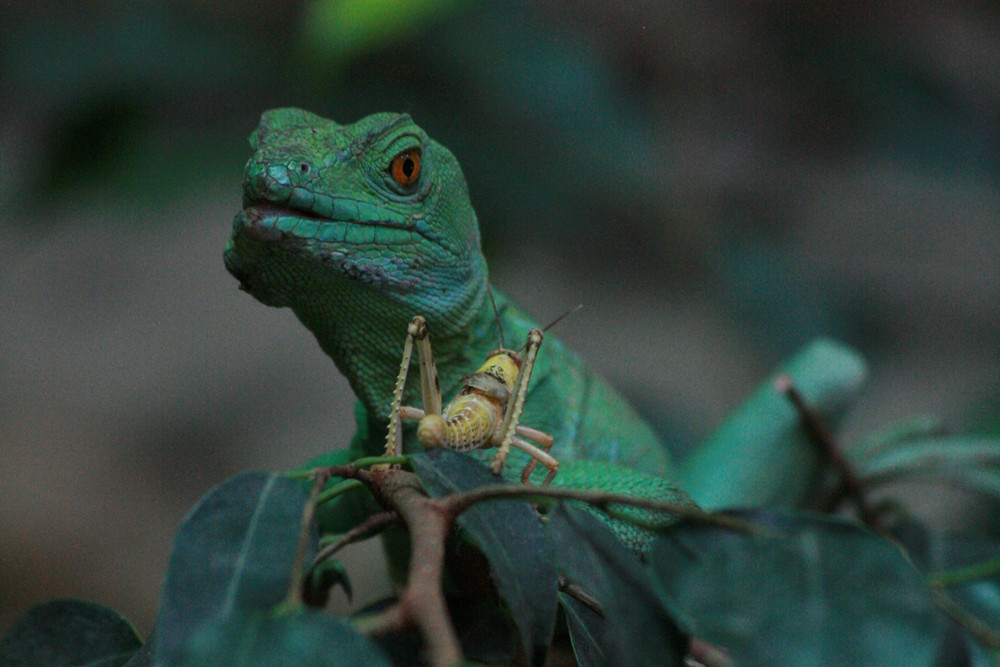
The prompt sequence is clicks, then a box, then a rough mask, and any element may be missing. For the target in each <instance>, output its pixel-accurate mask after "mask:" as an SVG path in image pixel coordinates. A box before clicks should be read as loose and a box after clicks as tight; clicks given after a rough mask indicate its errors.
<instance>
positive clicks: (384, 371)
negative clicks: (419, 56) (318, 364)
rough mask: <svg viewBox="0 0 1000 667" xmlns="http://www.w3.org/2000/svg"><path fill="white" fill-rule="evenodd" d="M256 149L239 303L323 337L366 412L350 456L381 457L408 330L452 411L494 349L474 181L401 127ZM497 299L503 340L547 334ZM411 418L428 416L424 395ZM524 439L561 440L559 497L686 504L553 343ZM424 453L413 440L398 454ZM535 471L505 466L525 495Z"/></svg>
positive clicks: (285, 125)
mask: <svg viewBox="0 0 1000 667" xmlns="http://www.w3.org/2000/svg"><path fill="white" fill-rule="evenodd" d="M250 143H251V146H252V148H253V149H254V153H253V156H252V157H251V158H250V160H249V162H248V163H247V165H246V170H245V174H244V210H243V211H242V212H241V213H240V214H239V215H238V216H237V217H236V219H235V221H234V223H233V235H232V239H231V240H230V242H229V244H228V246H227V248H226V251H225V262H226V267H227V269H228V270H229V272H230V273H232V274H233V275H234V276H235V277H236V278H237V279H238V280H239V281H240V283H241V286H242V288H243V289H245V290H246V291H248V292H249V293H250V294H252V295H253V296H254V297H256V298H257V299H258V300H260V301H261V302H263V303H265V304H267V305H271V306H287V307H290V308H291V309H292V310H293V311H294V312H295V314H296V315H297V316H298V318H299V319H300V320H301V321H302V323H303V324H305V326H306V327H308V328H309V329H310V331H312V332H313V334H315V336H316V339H317V341H318V342H319V344H320V347H321V348H322V349H323V351H324V352H326V354H328V355H329V356H330V357H332V358H333V360H334V362H335V363H336V365H337V368H339V369H340V371H341V372H342V373H343V374H344V375H345V376H346V377H347V379H348V381H349V382H350V385H351V388H352V389H353V390H354V393H355V394H356V395H357V396H358V398H359V400H360V404H361V406H362V408H363V414H361V416H360V419H359V421H360V422H361V423H360V424H359V426H360V427H361V428H360V429H359V431H360V433H361V434H362V435H361V437H356V438H355V442H354V443H353V445H354V446H355V447H358V448H359V449H360V450H361V452H363V454H365V455H378V454H381V453H382V451H383V449H384V446H385V436H386V426H387V424H388V420H389V414H388V413H389V406H390V403H391V400H392V392H393V386H394V383H395V376H396V373H397V371H398V369H399V360H400V355H401V352H402V347H403V341H404V338H405V336H406V330H407V325H408V324H409V322H410V320H411V319H412V318H413V316H415V315H422V316H423V317H424V318H425V319H426V321H427V324H428V326H429V328H430V332H431V334H430V335H431V338H432V341H433V346H434V358H435V361H436V362H437V368H438V373H439V375H440V381H441V389H442V393H443V395H445V396H446V397H448V396H452V395H454V393H455V391H456V390H457V389H458V388H459V386H460V384H461V383H460V378H461V377H462V376H463V375H465V374H467V373H469V372H471V371H472V370H474V369H475V368H476V367H478V366H479V364H481V363H482V362H483V360H484V359H486V356H487V354H488V353H489V352H490V351H491V350H494V349H496V347H497V346H498V344H497V322H496V316H495V314H494V311H493V308H492V306H491V304H490V300H489V297H488V293H487V266H486V260H485V259H484V257H483V254H482V251H481V249H480V237H479V225H478V222H477V220H476V214H475V212H474V211H473V209H472V205H471V204H470V202H469V196H468V189H467V186H466V183H465V178H464V176H463V175H462V171H461V169H460V167H459V165H458V162H457V160H456V159H455V157H454V156H453V155H452V154H451V152H449V151H448V150H447V149H446V148H445V147H444V146H442V145H441V144H439V143H437V142H435V141H434V140H433V139H431V138H430V137H428V136H427V134H426V133H425V132H424V131H423V130H422V129H421V128H419V127H418V126H417V125H416V124H414V122H413V121H412V120H411V119H410V118H409V116H406V115H398V114H392V113H380V114H375V115H372V116H369V117H367V118H364V119H362V120H360V121H358V122H357V123H354V124H353V125H338V124H336V123H334V122H332V121H329V120H325V119H323V118H320V117H319V116H317V115H315V114H312V113H309V112H306V111H303V110H300V109H276V110H272V111H268V112H266V113H264V114H263V116H262V117H261V121H260V125H259V127H258V128H257V129H256V131H255V132H254V133H253V134H252V135H251V138H250ZM494 294H495V297H496V303H497V307H498V310H499V319H500V326H501V327H502V328H503V331H504V333H505V335H506V336H507V337H508V339H510V340H524V339H525V336H526V335H527V332H528V330H529V329H530V328H532V327H536V326H538V325H537V324H536V323H535V322H534V321H532V320H531V319H530V318H529V317H528V316H527V315H526V314H525V313H524V312H522V311H521V310H520V309H519V308H518V307H517V306H515V305H514V304H513V303H512V302H511V301H510V300H509V299H508V298H507V297H506V296H504V295H503V294H502V293H500V292H499V291H496V290H494ZM404 403H406V404H410V405H419V404H420V395H419V386H417V383H416V382H411V383H410V384H409V385H408V386H407V389H406V392H405V393H404ZM522 423H525V424H530V425H531V426H532V427H534V428H537V429H539V430H542V431H545V432H547V433H549V434H551V435H552V436H553V438H554V439H555V445H554V446H553V448H552V455H553V456H554V457H555V458H556V459H557V460H558V461H559V462H560V471H559V474H558V475H557V476H556V478H555V481H554V482H553V484H554V485H557V486H558V485H562V486H570V487H574V486H575V487H585V488H603V489H607V490H613V491H618V492H623V493H627V492H632V493H639V494H643V495H651V496H654V497H659V498H661V499H665V500H673V501H677V500H678V499H679V498H680V497H682V495H681V494H679V493H678V492H677V491H676V489H675V487H674V485H672V484H670V483H669V482H668V481H664V480H669V479H671V475H672V473H673V466H672V463H671V460H670V458H669V455H668V453H667V451H666V449H665V448H664V446H663V445H662V443H661V442H660V441H659V439H658V437H657V436H656V435H655V434H654V432H653V431H652V429H651V428H650V427H649V426H648V425H647V424H646V423H645V422H644V421H643V420H642V419H641V418H640V417H639V416H638V415H637V414H636V413H635V411H634V410H633V409H632V407H631V406H630V405H629V404H628V403H627V402H626V401H625V400H624V399H623V398H622V397H621V396H620V395H619V394H618V393H617V392H616V391H615V390H613V389H612V388H611V387H610V386H609V385H608V384H607V383H606V382H605V381H604V380H602V379H601V378H599V377H598V376H596V375H595V374H594V373H592V372H590V371H589V370H588V369H587V367H586V366H585V365H584V364H583V362H582V361H581V359H580V358H579V357H578V356H577V355H576V354H574V353H573V352H572V351H570V350H569V349H567V348H566V347H565V346H564V345H563V344H562V343H561V342H560V341H559V340H558V339H557V338H556V337H555V336H552V335H547V336H546V338H545V345H544V348H543V350H542V353H541V354H540V355H539V356H538V360H537V362H536V364H535V369H534V374H533V376H532V381H531V386H530V390H529V395H528V400H527V402H526V405H525V408H524V414H523V416H522ZM415 447H419V445H417V444H415V440H414V438H413V437H412V429H410V433H409V434H408V437H407V438H406V444H405V445H404V450H408V451H414V448H415ZM527 461H528V459H527V456H526V455H525V454H523V453H522V452H520V451H515V452H512V454H511V456H510V459H509V461H508V464H509V465H508V466H507V467H506V469H505V473H506V472H509V473H510V476H511V479H516V478H517V473H518V472H519V471H520V470H521V469H522V468H523V467H524V465H525V464H526V463H527ZM626 469H628V470H626ZM629 470H631V471H641V472H637V473H635V474H629ZM536 475H542V472H541V471H536ZM539 479H540V478H539ZM536 481H537V480H536Z"/></svg>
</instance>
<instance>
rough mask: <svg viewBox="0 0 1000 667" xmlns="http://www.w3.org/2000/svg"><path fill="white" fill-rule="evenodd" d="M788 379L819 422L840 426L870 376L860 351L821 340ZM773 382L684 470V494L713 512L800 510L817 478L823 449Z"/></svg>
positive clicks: (789, 368)
mask: <svg viewBox="0 0 1000 667" xmlns="http://www.w3.org/2000/svg"><path fill="white" fill-rule="evenodd" d="M778 374H787V375H788V376H790V377H791V379H792V382H793V384H794V385H795V387H796V388H797V389H798V390H799V392H800V393H801V394H802V396H803V397H804V398H805V400H806V401H807V402H808V404H809V405H810V406H812V407H813V408H814V409H815V410H816V412H817V414H818V415H819V416H820V417H822V418H823V419H824V421H826V423H828V424H831V423H833V422H834V421H835V420H836V419H837V417H838V416H839V415H840V413H841V412H842V411H843V410H844V408H845V407H846V406H847V404H848V403H849V402H850V401H851V400H852V399H853V398H854V397H855V395H856V394H857V393H858V390H859V389H860V387H861V385H862V383H863V382H864V380H865V376H866V375H867V370H866V368H865V362H864V360H863V359H862V358H861V357H860V356H859V355H858V353H857V352H855V351H854V350H852V349H850V348H848V347H846V346H844V345H841V344H840V343H837V342H835V341H832V340H827V339H820V340H817V341H815V342H813V343H812V344H811V345H810V346H809V347H807V348H805V349H804V350H802V351H801V352H799V353H798V354H796V355H795V356H794V357H792V358H791V359H790V360H789V361H788V362H787V363H786V364H785V365H784V367H783V368H782V369H781V370H780V371H778ZM776 376H777V374H776V375H775V376H772V377H771V378H770V379H768V380H767V382H765V383H764V384H763V385H762V386H761V387H760V388H759V389H757V391H756V392H754V393H753V395H752V396H750V398H748V399H747V400H746V401H745V402H744V403H743V404H742V405H741V406H740V407H738V408H737V409H736V410H735V411H734V412H732V413H731V414H730V416H729V417H728V418H727V419H726V420H725V421H724V422H723V423H722V425H721V426H719V428H718V429H717V430H716V431H715V433H714V434H713V435H712V437H711V438H710V439H709V440H708V442H706V443H704V445H703V446H702V447H699V448H697V449H696V450H695V451H694V453H693V455H692V456H689V457H688V459H687V460H686V461H685V462H684V465H683V467H682V468H681V474H680V482H681V483H680V486H681V488H683V489H684V490H685V491H687V492H688V493H689V494H690V495H691V497H692V498H694V500H695V502H697V503H698V504H699V505H701V506H702V507H703V508H705V509H707V510H712V509H719V508H724V507H734V506H741V507H745V506H773V505H796V504H798V503H799V502H801V501H802V499H803V498H804V497H805V496H806V494H807V493H808V491H809V490H810V489H811V488H812V483H813V481H814V479H815V476H816V474H817V472H818V465H819V456H818V450H817V448H816V444H815V443H814V442H813V441H812V440H811V438H810V437H809V436H808V435H807V434H806V433H805V432H804V431H803V430H802V428H801V425H800V418H799V414H798V413H797V412H796V410H795V408H794V407H792V404H791V402H790V401H789V400H788V398H787V397H786V396H784V395H783V394H781V393H780V392H778V390H777V389H775V387H774V379H775V377H776Z"/></svg>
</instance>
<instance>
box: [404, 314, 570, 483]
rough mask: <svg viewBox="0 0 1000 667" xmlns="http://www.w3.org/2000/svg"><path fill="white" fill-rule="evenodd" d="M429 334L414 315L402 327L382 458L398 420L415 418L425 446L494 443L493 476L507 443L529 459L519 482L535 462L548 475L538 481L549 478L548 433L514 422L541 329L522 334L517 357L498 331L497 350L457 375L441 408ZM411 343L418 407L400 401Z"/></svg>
mask: <svg viewBox="0 0 1000 667" xmlns="http://www.w3.org/2000/svg"><path fill="white" fill-rule="evenodd" d="M550 326H551V325H550ZM429 333H430V332H429V329H428V327H427V322H426V321H425V320H424V318H423V317H421V316H420V315H417V316H416V317H414V318H413V320H412V321H411V322H410V324H409V326H408V327H407V329H406V343H405V344H404V345H403V360H402V363H401V364H400V367H399V376H398V377H397V378H396V388H395V391H394V392H393V396H392V408H391V410H390V412H389V433H388V434H387V436H386V443H385V454H386V456H395V455H396V454H397V450H398V449H399V443H400V442H401V440H402V423H401V420H402V419H408V420H414V421H416V420H419V422H420V423H419V425H418V426H417V440H418V441H419V442H420V444H422V445H423V446H424V447H425V448H428V449H430V448H432V447H447V448H449V449H454V450H457V451H460V452H467V451H471V450H473V449H489V448H491V447H497V448H498V450H497V453H496V456H494V457H493V461H492V463H491V464H490V469H491V470H492V471H493V472H494V474H499V473H500V469H501V468H503V466H504V463H505V462H506V461H507V454H508V453H509V452H510V448H511V446H514V447H517V448H518V449H520V450H521V451H523V452H526V453H527V454H528V455H529V456H531V457H532V461H531V462H529V463H528V465H526V466H525V467H524V470H523V471H522V472H521V481H522V482H523V483H527V482H528V478H529V477H530V476H531V472H532V471H533V470H534V469H535V466H537V465H538V464H539V463H541V464H542V465H544V466H545V467H546V468H548V469H549V474H548V475H547V476H546V477H545V480H544V481H542V485H543V486H544V485H546V484H548V483H549V482H551V481H552V478H554V477H555V476H556V473H557V472H558V471H559V462H558V461H556V459H555V458H554V457H553V456H552V455H551V454H549V450H550V449H551V448H552V436H551V435H549V434H548V433H543V432H542V431H539V430H537V429H533V428H530V427H528V426H523V425H521V424H520V423H518V422H519V420H520V419H521V412H522V411H523V410H524V399H525V396H526V395H527V392H528V381H529V380H530V379H531V369H532V368H533V367H534V365H535V358H536V357H537V356H538V348H539V347H540V346H541V344H542V332H541V330H539V329H532V330H531V331H529V332H528V342H527V343H526V344H525V346H524V354H523V356H522V355H521V354H519V353H518V352H515V351H514V350H508V349H506V348H505V347H504V346H503V338H502V334H501V340H500V348H499V349H497V350H494V351H493V352H490V354H489V355H488V356H487V359H486V362H485V363H484V364H483V365H482V366H480V367H479V369H478V370H477V371H476V372H475V373H473V374H472V375H466V376H465V377H463V378H462V385H463V386H462V389H461V390H460V391H459V392H458V395H456V396H455V398H453V399H452V400H451V402H450V403H448V405H447V406H446V407H445V408H444V411H443V412H442V410H441V384H440V381H439V380H438V374H437V368H436V367H435V365H434V357H433V356H432V355H431V343H430V338H429ZM414 342H416V344H417V352H418V356H419V362H420V390H421V393H422V395H423V404H424V407H423V409H422V410H421V409H420V408H414V407H410V406H406V405H400V403H401V402H402V398H403V387H404V385H405V384H406V375H407V372H408V371H409V368H410V357H411V356H412V354H413V344H414ZM524 438H530V439H531V440H534V441H535V442H537V443H539V444H540V445H541V447H538V446H535V445H533V444H531V443H529V442H527V441H525V440H524Z"/></svg>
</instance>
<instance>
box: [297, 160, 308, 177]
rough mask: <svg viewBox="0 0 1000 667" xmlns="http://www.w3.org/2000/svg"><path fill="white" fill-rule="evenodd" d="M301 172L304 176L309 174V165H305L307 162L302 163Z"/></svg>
mask: <svg viewBox="0 0 1000 667" xmlns="http://www.w3.org/2000/svg"><path fill="white" fill-rule="evenodd" d="M299 172H300V173H302V174H303V175H305V174H308V173H309V165H308V164H307V163H305V162H303V163H301V164H300V165H299Z"/></svg>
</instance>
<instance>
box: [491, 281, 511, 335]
mask: <svg viewBox="0 0 1000 667" xmlns="http://www.w3.org/2000/svg"><path fill="white" fill-rule="evenodd" d="M486 292H487V293H488V294H489V295H490V303H491V304H493V317H494V318H495V319H496V323H497V335H498V336H499V337H500V349H501V350H505V349H507V348H506V347H505V346H504V344H503V327H502V326H500V311H499V310H497V300H496V299H494V298H493V289H492V288H491V287H490V285H489V283H487V284H486Z"/></svg>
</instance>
